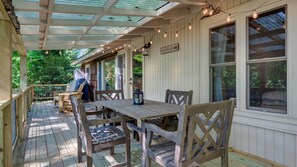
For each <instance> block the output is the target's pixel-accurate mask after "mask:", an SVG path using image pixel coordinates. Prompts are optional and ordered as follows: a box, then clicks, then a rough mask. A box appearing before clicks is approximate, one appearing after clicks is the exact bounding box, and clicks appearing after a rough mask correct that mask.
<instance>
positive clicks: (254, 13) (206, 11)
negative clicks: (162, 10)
mask: <svg viewBox="0 0 297 167" xmlns="http://www.w3.org/2000/svg"><path fill="white" fill-rule="evenodd" d="M270 1H271V0H267V1H266V2H263V3H262V4H260V5H259V6H257V7H256V8H254V9H251V10H246V11H239V12H226V11H222V10H221V11H220V12H221V13H225V14H227V15H228V16H227V18H226V21H227V22H230V21H231V18H232V17H236V16H238V15H241V14H244V13H248V12H252V17H253V18H254V19H256V18H257V17H258V13H257V10H258V9H259V8H261V7H265V6H267V5H269V4H268V3H269V2H270ZM209 8H210V9H209ZM215 10H217V8H215V7H214V6H213V5H212V4H207V5H205V7H203V8H202V9H201V10H200V12H199V13H198V14H196V15H195V16H194V17H191V18H190V19H189V20H190V21H189V22H188V24H185V25H184V26H182V27H181V28H179V29H178V30H174V31H167V30H164V29H161V28H160V27H158V28H156V29H155V31H153V32H152V33H151V38H150V41H149V42H148V43H147V44H145V45H144V46H143V47H141V48H140V49H137V46H135V45H132V44H131V42H128V43H127V42H125V43H123V44H121V45H120V46H118V47H113V48H111V47H110V46H108V47H107V48H104V46H103V47H102V48H103V49H102V50H101V51H99V53H100V52H101V53H109V52H110V51H111V52H112V53H114V52H117V51H119V50H121V49H124V48H131V49H133V48H134V49H133V51H134V52H137V50H138V51H140V52H141V51H143V50H144V49H145V48H146V47H147V45H148V44H150V45H152V44H153V39H154V37H155V35H156V34H161V33H162V34H163V37H164V38H167V37H168V36H169V35H171V34H175V37H176V38H179V37H180V34H179V33H180V32H182V31H183V30H185V29H188V31H191V30H192V26H193V23H194V21H197V18H198V16H199V17H200V18H201V16H203V17H204V16H205V15H206V14H208V16H207V17H210V16H213V15H214V14H215V13H214V12H215ZM93 54H94V53H93Z"/></svg>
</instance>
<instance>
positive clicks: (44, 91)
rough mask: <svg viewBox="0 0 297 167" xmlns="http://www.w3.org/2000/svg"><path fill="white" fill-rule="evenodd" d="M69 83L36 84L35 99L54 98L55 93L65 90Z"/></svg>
mask: <svg viewBox="0 0 297 167" xmlns="http://www.w3.org/2000/svg"><path fill="white" fill-rule="evenodd" d="M66 86H67V84H44V85H43V84H38V85H34V88H33V89H34V96H33V97H34V101H38V100H52V99H53V98H54V96H55V94H57V93H59V92H64V91H65V89H66Z"/></svg>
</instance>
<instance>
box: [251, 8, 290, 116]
mask: <svg viewBox="0 0 297 167" xmlns="http://www.w3.org/2000/svg"><path fill="white" fill-rule="evenodd" d="M247 21H248V60H247V68H248V81H249V82H248V83H249V84H248V96H249V97H248V108H252V109H256V110H260V111H265V112H275V113H283V114H286V113H287V112H286V110H287V60H286V8H285V7H282V8H280V9H276V10H273V11H269V12H265V13H263V14H260V15H259V16H258V18H257V19H254V18H252V17H250V18H248V20H247Z"/></svg>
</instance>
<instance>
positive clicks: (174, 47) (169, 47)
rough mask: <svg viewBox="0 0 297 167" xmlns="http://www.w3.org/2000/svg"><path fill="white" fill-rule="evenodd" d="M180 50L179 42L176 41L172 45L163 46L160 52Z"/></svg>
mask: <svg viewBox="0 0 297 167" xmlns="http://www.w3.org/2000/svg"><path fill="white" fill-rule="evenodd" d="M178 50H179V44H178V43H174V44H171V45H167V46H163V47H161V48H160V53H161V54H165V53H170V52H176V51H178Z"/></svg>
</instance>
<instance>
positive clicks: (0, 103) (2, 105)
mask: <svg viewBox="0 0 297 167" xmlns="http://www.w3.org/2000/svg"><path fill="white" fill-rule="evenodd" d="M31 88H32V86H29V87H27V88H26V89H25V90H22V91H19V92H16V93H13V94H12V99H11V100H9V99H8V100H0V110H2V109H3V108H5V107H6V106H7V105H9V104H10V103H11V101H13V100H16V99H17V98H19V97H20V96H21V95H22V94H24V93H25V92H27V91H29V90H30V89H31Z"/></svg>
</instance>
